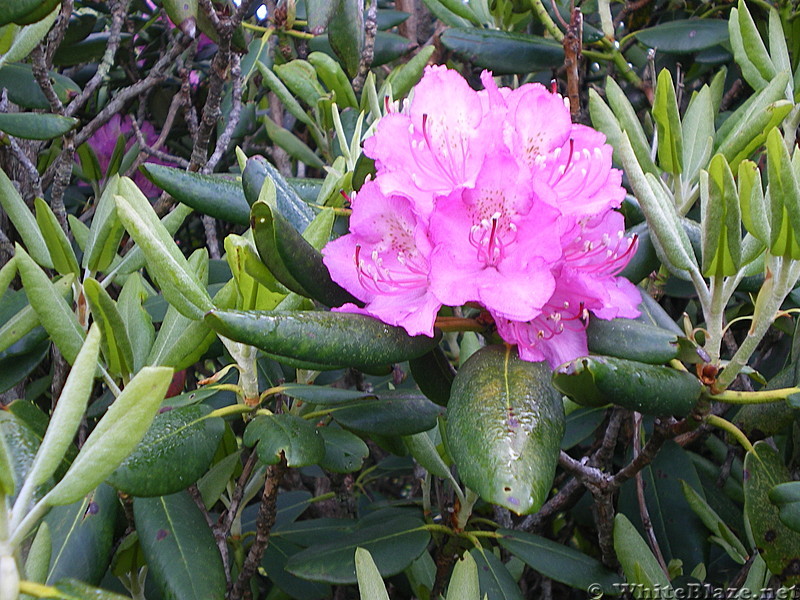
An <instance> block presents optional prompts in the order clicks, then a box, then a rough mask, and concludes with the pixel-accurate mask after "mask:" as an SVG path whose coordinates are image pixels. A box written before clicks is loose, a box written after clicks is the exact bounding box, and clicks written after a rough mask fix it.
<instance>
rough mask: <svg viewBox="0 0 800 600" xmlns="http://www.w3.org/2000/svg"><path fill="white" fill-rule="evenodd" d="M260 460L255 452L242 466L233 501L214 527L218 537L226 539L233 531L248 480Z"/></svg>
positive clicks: (232, 495)
mask: <svg viewBox="0 0 800 600" xmlns="http://www.w3.org/2000/svg"><path fill="white" fill-rule="evenodd" d="M257 462H258V455H257V454H256V453H255V452H253V453H251V454H250V456H248V457H247V460H246V461H245V463H244V467H242V474H241V475H240V476H239V480H238V481H237V482H236V487H235V488H234V489H233V494H231V503H230V505H229V506H228V510H226V511H225V512H224V513H222V514H221V515H220V517H219V519H218V520H217V525H216V527H214V533H215V535H216V536H217V538H220V537H221V538H222V539H223V540H225V539H226V538H227V537H228V534H229V533H230V531H231V526H232V525H233V520H234V519H235V518H236V514H237V513H238V512H239V506H240V505H241V503H242V498H243V497H244V489H245V487H246V486H247V482H248V481H249V479H250V475H252V473H253V469H254V468H255V466H256V463H257Z"/></svg>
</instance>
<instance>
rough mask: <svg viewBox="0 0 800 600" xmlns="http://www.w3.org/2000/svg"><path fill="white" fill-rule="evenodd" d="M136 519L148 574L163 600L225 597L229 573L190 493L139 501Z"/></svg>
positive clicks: (135, 514)
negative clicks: (170, 599)
mask: <svg viewBox="0 0 800 600" xmlns="http://www.w3.org/2000/svg"><path fill="white" fill-rule="evenodd" d="M133 515H134V520H135V522H136V530H137V531H138V532H139V542H140V544H141V545H142V550H144V555H145V558H146V559H147V566H148V569H149V570H150V572H151V573H152V574H153V575H154V577H155V579H156V581H157V582H158V584H159V587H160V588H161V592H162V594H163V596H164V597H172V598H180V599H181V600H194V599H196V600H207V599H208V598H222V597H224V596H225V572H224V568H225V567H224V566H223V564H222V557H221V556H220V554H219V550H218V549H217V544H216V542H215V541H214V534H213V533H212V532H211V530H210V529H209V527H208V524H207V523H206V520H205V518H204V517H203V515H202V513H201V512H200V509H199V508H198V507H197V505H196V504H195V503H194V500H192V498H191V496H189V493H188V492H178V493H177V494H173V495H171V496H162V497H160V498H134V499H133Z"/></svg>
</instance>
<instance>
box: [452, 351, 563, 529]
mask: <svg viewBox="0 0 800 600" xmlns="http://www.w3.org/2000/svg"><path fill="white" fill-rule="evenodd" d="M549 380H550V368H549V367H547V366H546V365H545V364H544V363H532V362H527V361H523V360H520V359H519V357H518V356H517V355H516V353H515V352H513V353H512V351H511V349H509V348H505V347H501V346H488V347H486V348H482V349H481V350H479V351H478V352H476V353H475V354H473V355H472V356H471V357H470V358H469V359H468V360H467V362H466V363H464V365H462V367H461V369H459V371H458V374H457V375H456V379H455V381H454V382H453V392H452V394H451V398H450V402H449V404H448V405H447V442H448V448H449V450H450V454H451V456H452V457H453V460H454V461H455V463H456V466H457V467H458V473H459V475H460V477H461V480H462V481H463V482H464V483H465V484H466V485H467V487H469V488H470V489H472V490H474V491H475V492H477V493H478V494H479V495H480V496H481V497H482V498H483V499H484V500H486V501H487V502H493V503H495V504H499V505H500V506H503V507H505V508H508V509H509V510H512V511H514V512H515V513H517V514H527V513H530V512H533V511H536V510H538V509H539V507H540V506H541V505H542V504H543V503H544V501H545V499H546V498H547V495H548V493H549V492H550V488H551V487H552V483H553V477H554V476H555V469H556V463H557V461H558V453H559V450H560V444H561V438H562V436H563V435H564V408H563V405H562V402H561V398H560V395H559V394H558V392H556V391H555V389H553V387H552V386H551V385H550V381H549Z"/></svg>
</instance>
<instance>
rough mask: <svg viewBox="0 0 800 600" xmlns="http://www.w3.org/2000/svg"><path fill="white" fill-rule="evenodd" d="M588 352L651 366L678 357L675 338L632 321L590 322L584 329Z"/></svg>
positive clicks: (591, 320) (657, 329)
mask: <svg viewBox="0 0 800 600" xmlns="http://www.w3.org/2000/svg"><path fill="white" fill-rule="evenodd" d="M586 335H587V342H588V344H589V351H590V352H592V353H594V354H603V355H606V356H615V357H617V358H627V359H629V360H637V361H639V362H644V363H649V364H653V365H659V364H664V363H667V362H669V361H671V360H672V359H673V358H677V357H678V353H679V351H680V348H679V347H678V336H677V335H676V334H675V333H673V332H671V331H667V330H665V329H661V328H660V327H655V326H653V325H647V324H645V323H641V322H639V321H634V320H631V319H612V320H610V321H604V320H602V319H590V321H589V326H588V327H587V328H586Z"/></svg>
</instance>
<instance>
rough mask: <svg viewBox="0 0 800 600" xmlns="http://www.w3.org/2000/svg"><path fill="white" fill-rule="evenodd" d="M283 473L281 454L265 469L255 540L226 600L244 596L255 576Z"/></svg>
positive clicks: (267, 540)
mask: <svg viewBox="0 0 800 600" xmlns="http://www.w3.org/2000/svg"><path fill="white" fill-rule="evenodd" d="M285 471H286V457H285V456H283V453H281V460H280V462H279V463H278V464H276V465H270V467H269V468H268V469H267V479H266V481H265V483H264V494H263V495H262V496H261V505H260V506H259V507H258V516H257V517H256V535H255V539H254V540H253V543H252V544H251V545H250V550H248V552H247V557H246V558H245V560H244V564H243V565H242V570H241V571H240V572H239V576H238V577H237V578H236V582H235V583H234V584H233V587H232V588H231V590H230V592H229V593H228V595H227V598H228V600H239V599H240V598H242V597H243V596H244V593H245V588H246V587H248V586H249V585H250V578H251V577H252V576H253V575H255V573H256V570H257V569H258V564H259V563H260V562H261V557H262V556H263V555H264V550H265V549H266V547H267V544H268V543H269V536H270V532H271V530H272V526H273V525H274V524H275V515H276V513H277V505H276V503H277V500H278V488H279V487H280V484H281V479H282V478H283V474H284V472H285Z"/></svg>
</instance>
